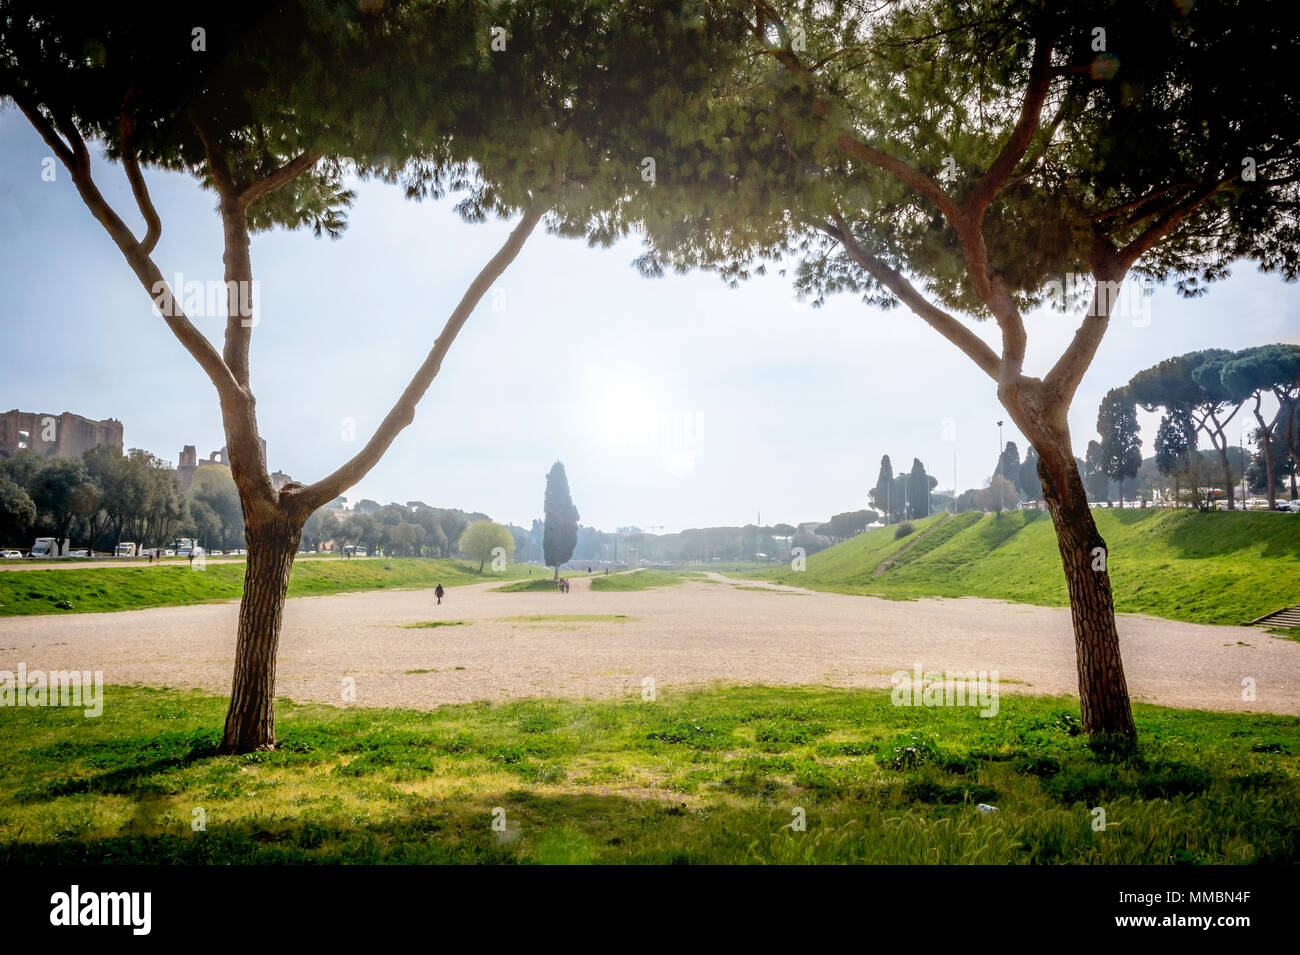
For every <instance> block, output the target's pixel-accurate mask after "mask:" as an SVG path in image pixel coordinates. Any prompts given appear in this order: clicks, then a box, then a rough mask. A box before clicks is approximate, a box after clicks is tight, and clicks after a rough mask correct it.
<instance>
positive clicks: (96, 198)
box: [10, 93, 242, 406]
mask: <svg viewBox="0 0 1300 955" xmlns="http://www.w3.org/2000/svg"><path fill="white" fill-rule="evenodd" d="M10 95H11V96H13V98H14V100H15V101H16V102H17V103H18V106H19V108H20V109H22V111H23V113H24V114H25V115H26V116H27V118H28V120H30V121H31V123H32V125H33V126H34V127H35V128H36V131H37V132H38V133H40V134H41V138H42V139H44V140H45V142H46V143H47V144H48V145H49V146H50V148H51V149H53V150H54V151H55V153H56V154H57V155H58V156H59V158H60V159H61V160H63V162H64V165H65V166H67V169H68V172H69V173H70V174H71V175H72V182H73V185H75V186H76V188H77V192H78V193H79V194H80V196H81V201H82V202H83V203H85V205H86V207H87V208H88V209H89V210H90V212H91V214H92V215H94V217H95V218H96V219H97V220H99V223H100V225H102V226H103V227H104V230H105V231H106V232H107V233H108V235H109V238H111V239H112V240H113V242H114V244H116V245H117V247H118V249H119V250H120V251H121V252H122V254H123V256H125V257H126V261H127V264H128V265H130V266H131V270H132V271H133V272H135V274H136V278H138V279H139V280H140V284H141V285H143V286H144V288H145V291H147V292H148V293H149V297H150V298H151V299H153V301H154V304H155V305H156V306H157V307H158V310H159V311H160V312H161V313H162V317H163V321H165V322H166V323H167V327H168V328H170V329H171V330H172V334H174V335H175V336H176V338H177V340H178V341H179V342H180V343H181V344H182V345H183V346H184V347H185V350H186V351H188V352H189V353H190V355H191V356H193V358H194V360H195V361H197V362H198V363H199V367H201V368H202V369H203V370H204V371H205V372H206V373H207V375H208V378H209V379H211V381H212V384H213V385H214V386H215V387H216V389H217V394H218V396H219V397H220V398H221V402H222V404H223V406H224V405H225V404H227V403H228V402H235V401H238V400H240V399H241V397H242V392H241V391H240V389H239V386H238V384H237V383H236V382H235V380H234V378H233V376H232V375H231V374H230V369H229V368H228V367H226V363H225V362H224V361H222V360H221V356H220V355H218V354H217V350H216V349H215V348H213V347H212V343H211V342H210V341H208V339H207V337H206V336H204V335H203V333H202V332H200V331H199V330H198V329H197V328H195V327H194V324H193V323H192V322H191V321H190V320H189V318H188V317H187V316H186V315H185V313H184V311H182V310H181V308H180V305H179V304H178V303H177V302H176V297H175V295H174V294H173V293H172V290H171V287H170V286H169V285H168V284H167V281H166V280H165V279H164V278H163V276H162V272H161V271H160V270H159V269H158V266H157V265H155V264H154V261H153V259H152V258H150V256H149V255H148V254H147V253H145V252H144V251H142V248H141V245H140V243H139V242H137V241H136V238H135V236H134V235H133V234H132V232H131V230H130V229H129V228H127V226H126V223H124V222H123V221H122V220H121V218H120V217H119V216H118V215H117V213H116V212H114V211H113V208H112V207H111V206H110V205H109V204H108V202H107V201H106V200H105V199H104V197H103V195H102V194H101V193H100V191H99V189H98V187H97V186H96V185H95V182H94V180H93V179H92V178H91V175H90V162H89V151H88V150H87V149H86V146H85V141H84V140H83V139H82V138H81V134H80V133H79V132H77V129H76V127H75V126H74V125H73V124H72V123H71V121H64V122H63V123H61V124H60V129H61V130H62V131H63V134H64V135H65V136H68V138H69V141H70V142H71V143H72V144H73V145H72V146H71V147H69V146H68V144H67V143H65V142H64V141H63V140H62V139H60V137H59V133H58V132H56V131H55V129H54V126H53V125H52V124H51V122H50V121H49V120H48V119H47V118H46V116H45V114H44V113H43V112H42V111H41V109H40V108H39V106H37V105H36V103H34V102H33V101H31V100H29V99H28V98H27V96H26V95H25V94H23V93H11V94H10ZM82 157H85V158H84V159H83V158H82Z"/></svg>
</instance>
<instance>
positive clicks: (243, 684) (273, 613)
mask: <svg viewBox="0 0 1300 955" xmlns="http://www.w3.org/2000/svg"><path fill="white" fill-rule="evenodd" d="M244 533H245V537H246V540H247V543H248V563H247V565H246V567H245V570H244V596H243V599H241V600H240V602H239V635H238V638H237V640H236V643H235V678H234V683H233V685H232V687H231V691H230V708H229V710H227V712H226V729H225V734H224V736H223V737H222V740H221V752H223V753H249V752H253V751H254V750H271V749H274V748H275V658H276V652H277V650H278V648H279V645H280V624H281V621H282V618H283V614H284V600H285V595H286V594H287V593H288V590H289V571H290V570H291V569H292V568H293V559H294V556H295V555H296V554H297V552H298V541H299V539H300V537H301V534H302V527H301V525H297V526H295V524H294V523H293V522H292V521H291V520H290V519H289V518H287V517H284V516H280V517H278V518H277V519H275V520H273V521H270V522H268V523H266V524H262V525H253V524H249V525H248V526H247V527H246V528H245V531H244Z"/></svg>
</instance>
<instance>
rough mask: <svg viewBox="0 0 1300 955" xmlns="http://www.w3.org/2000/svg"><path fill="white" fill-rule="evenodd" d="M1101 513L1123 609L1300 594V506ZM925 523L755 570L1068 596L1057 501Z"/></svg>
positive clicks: (1277, 604) (826, 584) (1237, 616)
mask: <svg viewBox="0 0 1300 955" xmlns="http://www.w3.org/2000/svg"><path fill="white" fill-rule="evenodd" d="M1093 514H1094V516H1095V518H1096V520H1097V526H1098V528H1099V529H1100V531H1101V534H1102V536H1103V537H1104V538H1105V539H1106V543H1107V546H1108V548H1109V554H1108V562H1107V564H1108V569H1109V570H1110V579H1111V585H1112V586H1113V588H1114V591H1115V607H1116V609H1117V610H1118V611H1120V612H1121V613H1143V614H1151V615H1154V616H1158V617H1166V618H1168V619H1171V620H1187V621H1192V622H1196V623H1217V624H1241V623H1246V622H1248V621H1250V620H1253V619H1255V618H1257V617H1261V616H1263V615H1264V614H1267V613H1271V612H1272V611H1274V610H1278V609H1281V608H1282V607H1285V606H1294V605H1295V604H1300V518H1297V517H1296V516H1294V515H1290V514H1269V513H1254V514H1250V513H1227V512H1214V513H1208V514H1202V513H1198V512H1195V511H1186V510H1184V511H1173V510H1141V509H1138V510H1118V509H1116V510H1109V509H1099V510H1095V511H1093ZM914 525H915V527H916V530H915V531H914V532H913V533H912V534H909V535H907V536H905V537H902V538H898V539H896V538H895V536H894V535H895V533H896V527H895V526H890V527H882V528H877V529H874V530H870V531H867V532H866V533H865V534H860V535H859V536H857V537H854V538H853V539H851V540H848V541H845V542H844V543H841V544H837V545H836V546H834V547H831V548H829V549H827V550H824V551H821V552H820V553H817V554H813V555H811V556H810V557H809V558H808V559H807V568H806V570H804V571H802V572H800V571H794V570H791V569H790V567H788V566H786V565H781V567H780V568H779V569H777V570H770V569H769V570H766V571H759V572H754V573H751V574H750V575H748V576H752V577H760V578H762V579H766V580H772V581H775V582H778V583H782V584H790V585H792V586H797V587H807V588H809V589H812V590H826V591H831V592H835V593H847V594H874V595H877V596H881V597H891V598H900V599H908V598H913V597H989V598H993V599H998V600H1010V601H1015V602H1017V603H1030V604H1039V605H1042V606H1065V605H1066V604H1067V595H1066V589H1065V575H1064V573H1063V572H1062V570H1061V557H1060V553H1059V552H1058V551H1057V546H1056V535H1055V533H1054V532H1053V530H1052V521H1051V518H1050V517H1049V516H1048V514H1047V512H1046V511H1006V512H1003V513H1002V514H978V513H966V514H957V515H955V516H949V515H939V516H935V517H930V518H926V519H924V520H919V521H915V522H914ZM909 545H910V546H909ZM891 558H893V559H892V561H891V560H890V559H891ZM886 562H888V564H887V566H886V567H885V569H884V570H883V571H882V572H880V573H879V574H877V569H878V568H880V567H881V566H882V565H884V564H886Z"/></svg>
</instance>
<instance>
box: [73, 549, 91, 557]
mask: <svg viewBox="0 0 1300 955" xmlns="http://www.w3.org/2000/svg"><path fill="white" fill-rule="evenodd" d="M68 556H69V557H89V556H90V551H88V550H70V551H68Z"/></svg>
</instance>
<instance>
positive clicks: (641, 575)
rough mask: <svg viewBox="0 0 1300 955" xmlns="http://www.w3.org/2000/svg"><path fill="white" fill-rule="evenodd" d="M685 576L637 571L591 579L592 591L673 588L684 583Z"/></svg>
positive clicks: (673, 573) (664, 571)
mask: <svg viewBox="0 0 1300 955" xmlns="http://www.w3.org/2000/svg"><path fill="white" fill-rule="evenodd" d="M687 579H688V578H687V575H686V574H683V573H675V572H673V571H670V570H638V571H636V572H635V573H630V574H612V575H610V576H609V577H593V578H592V579H591V589H592V590H616V591H628V590H651V589H653V588H655V587H673V586H675V585H677V584H680V583H683V582H684V581H686V580H687Z"/></svg>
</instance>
